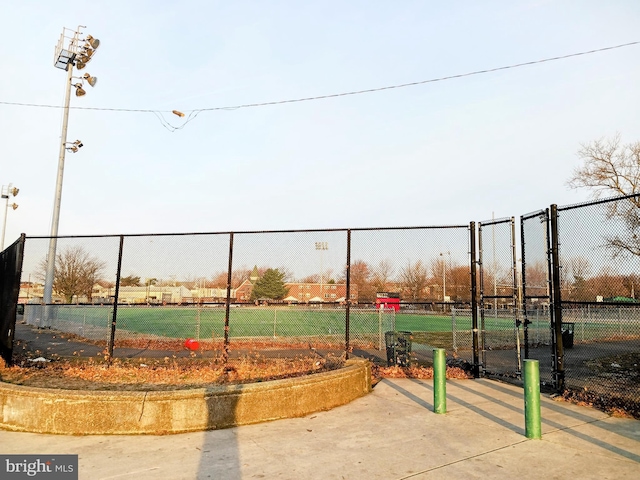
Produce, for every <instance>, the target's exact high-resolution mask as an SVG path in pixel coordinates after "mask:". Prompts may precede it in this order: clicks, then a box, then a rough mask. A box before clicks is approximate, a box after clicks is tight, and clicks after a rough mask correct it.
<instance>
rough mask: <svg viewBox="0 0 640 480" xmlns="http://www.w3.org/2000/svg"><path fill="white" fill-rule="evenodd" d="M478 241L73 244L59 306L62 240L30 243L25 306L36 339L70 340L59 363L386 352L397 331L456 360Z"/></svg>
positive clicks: (311, 234)
mask: <svg viewBox="0 0 640 480" xmlns="http://www.w3.org/2000/svg"><path fill="white" fill-rule="evenodd" d="M469 238H470V227H469V226H446V227H416V228H387V229H353V230H346V229H336V230H312V231H309V230H305V231H277V232H235V233H211V234H204V233H203V234H175V235H119V236H99V237H89V236H74V237H59V238H58V239H57V247H56V252H57V254H56V265H55V277H54V284H53V288H52V290H53V292H54V293H53V295H52V299H51V301H50V302H47V301H45V300H44V296H45V288H44V285H43V283H44V279H45V272H46V268H47V262H46V256H47V251H48V248H49V240H50V239H49V238H48V237H28V238H27V240H26V245H25V254H24V268H23V272H22V279H23V283H22V288H21V299H20V301H21V302H22V303H25V304H26V305H25V307H26V308H25V316H24V318H25V323H26V325H28V326H31V327H36V328H46V329H47V330H49V331H53V332H60V333H61V334H63V335H64V337H63V338H64V339H63V341H60V340H61V339H60V337H58V338H57V340H58V341H57V342H49V345H47V347H46V349H47V350H46V351H47V352H48V353H52V354H55V353H57V352H58V351H66V349H67V347H69V342H75V344H74V347H75V348H74V349H73V354H75V355H81V356H82V355H86V356H88V355H93V354H95V352H96V348H87V347H86V346H83V343H90V344H92V345H94V346H95V347H97V348H99V349H102V350H100V351H101V352H103V353H105V352H106V353H107V354H108V355H113V356H116V357H117V356H122V355H126V356H131V355H134V354H135V352H136V351H138V352H140V355H148V354H150V353H151V352H158V354H161V353H162V352H165V353H166V352H173V354H175V353H176V352H181V353H182V354H188V353H189V352H188V351H187V350H186V349H185V345H186V346H187V347H193V348H194V350H195V351H197V352H200V353H202V354H204V355H209V354H210V355H217V354H219V353H220V352H221V351H227V350H228V349H229V348H231V349H236V350H244V349H254V348H270V349H273V348H278V349H326V350H339V351H344V350H345V349H346V350H348V351H355V350H377V351H383V350H384V334H385V332H387V331H393V330H407V331H412V332H413V331H415V332H416V347H417V350H418V351H419V350H420V345H421V343H420V342H421V341H423V342H425V345H426V344H427V343H428V345H429V346H431V344H433V343H437V342H435V340H433V339H427V338H426V337H427V336H428V335H426V334H425V335H423V334H421V333H420V332H422V331H424V332H430V333H429V335H430V336H431V337H434V335H438V334H440V330H444V332H445V334H446V335H448V337H449V342H448V344H449V347H450V348H451V349H455V348H458V347H456V346H454V344H453V338H452V330H451V318H452V317H451V313H452V311H453V310H455V309H456V308H460V307H462V306H466V307H467V308H469V307H470V305H471V302H472V296H471V292H470V275H469V271H470V266H471V256H470V252H469V243H470V240H469ZM25 280H26V281H25ZM387 297H389V298H387ZM394 301H395V302H397V304H395V306H394V305H392V303H393V302H394Z"/></svg>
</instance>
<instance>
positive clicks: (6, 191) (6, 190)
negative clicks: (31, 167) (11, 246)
mask: <svg viewBox="0 0 640 480" xmlns="http://www.w3.org/2000/svg"><path fill="white" fill-rule="evenodd" d="M19 191H20V189H19V188H16V187H14V186H13V185H12V184H11V183H10V184H9V185H3V186H2V198H4V199H5V208H4V222H3V223H2V240H1V241H0V251H2V250H4V234H5V231H6V229H7V217H8V216H9V207H11V208H13V209H14V210H15V209H16V208H18V204H17V203H12V204H11V205H9V197H11V196H14V197H15V196H16V195H18V192H19Z"/></svg>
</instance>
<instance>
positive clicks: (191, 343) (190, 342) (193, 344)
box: [184, 338, 200, 350]
mask: <svg viewBox="0 0 640 480" xmlns="http://www.w3.org/2000/svg"><path fill="white" fill-rule="evenodd" d="M184 346H185V347H186V348H188V349H189V350H198V349H199V348H200V343H199V342H198V341H197V340H194V339H193V338H187V339H186V340H185V342H184Z"/></svg>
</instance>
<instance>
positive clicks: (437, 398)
mask: <svg viewBox="0 0 640 480" xmlns="http://www.w3.org/2000/svg"><path fill="white" fill-rule="evenodd" d="M433 411H434V412H435V413H447V357H446V355H445V350H444V348H434V349H433Z"/></svg>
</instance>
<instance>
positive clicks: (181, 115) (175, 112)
mask: <svg viewBox="0 0 640 480" xmlns="http://www.w3.org/2000/svg"><path fill="white" fill-rule="evenodd" d="M171 113H173V114H174V115H177V116H179V117H184V113H182V112H181V111H179V110H172V111H171Z"/></svg>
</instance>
